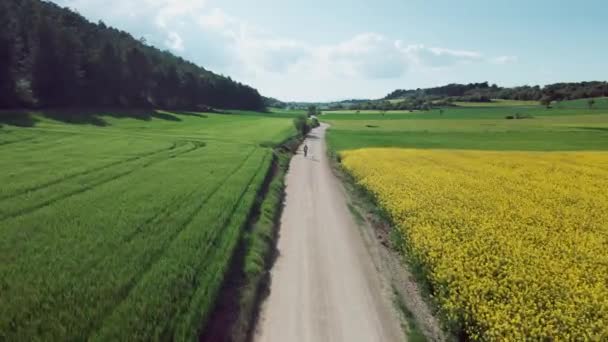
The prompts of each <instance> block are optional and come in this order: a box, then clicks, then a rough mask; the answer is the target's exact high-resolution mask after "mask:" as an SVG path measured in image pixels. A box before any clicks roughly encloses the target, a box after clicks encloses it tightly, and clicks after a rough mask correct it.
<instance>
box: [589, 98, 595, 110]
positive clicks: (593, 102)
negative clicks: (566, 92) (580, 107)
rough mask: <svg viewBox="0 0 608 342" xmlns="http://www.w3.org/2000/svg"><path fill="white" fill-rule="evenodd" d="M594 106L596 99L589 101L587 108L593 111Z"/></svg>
mask: <svg viewBox="0 0 608 342" xmlns="http://www.w3.org/2000/svg"><path fill="white" fill-rule="evenodd" d="M594 104H595V100H594V99H589V100H587V106H589V109H593V105H594Z"/></svg>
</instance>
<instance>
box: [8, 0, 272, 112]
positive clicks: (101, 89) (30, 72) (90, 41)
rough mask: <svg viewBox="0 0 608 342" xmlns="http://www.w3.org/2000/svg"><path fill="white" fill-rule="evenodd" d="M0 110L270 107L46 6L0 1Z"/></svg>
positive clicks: (251, 93)
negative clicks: (80, 107) (0, 28)
mask: <svg viewBox="0 0 608 342" xmlns="http://www.w3.org/2000/svg"><path fill="white" fill-rule="evenodd" d="M0 24H1V27H2V30H0V108H22V107H25V108H48V107H75V106H86V107H98V106H100V107H129V108H134V107H163V108H172V109H201V108H207V107H219V108H235V109H253V110H258V109H262V108H263V107H264V101H263V99H262V97H261V96H260V94H259V93H258V91H257V90H256V89H254V88H252V87H250V86H247V85H243V84H241V83H238V82H235V81H233V80H232V79H231V78H229V77H224V76H221V75H217V74H214V73H212V72H210V71H208V70H206V69H204V68H202V67H199V66H197V65H195V64H193V63H191V62H188V61H186V60H184V59H182V58H180V57H176V56H175V55H173V54H171V53H170V52H168V51H161V50H159V49H157V48H155V47H152V46H150V45H148V44H146V42H145V40H143V39H141V40H137V39H135V38H134V37H133V36H131V35H130V34H129V33H126V32H124V31H120V30H118V29H115V28H112V27H108V26H106V25H105V24H104V23H103V22H99V23H98V24H94V23H91V22H89V21H88V20H87V19H85V18H84V17H83V16H81V15H80V14H78V13H76V12H74V11H72V10H70V9H67V8H61V7H59V6H57V5H55V4H52V3H47V2H43V1H40V0H0Z"/></svg>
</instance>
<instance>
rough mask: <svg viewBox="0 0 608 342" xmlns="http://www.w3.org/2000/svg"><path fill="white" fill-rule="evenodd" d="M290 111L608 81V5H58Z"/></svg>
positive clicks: (206, 0) (533, 1)
mask: <svg viewBox="0 0 608 342" xmlns="http://www.w3.org/2000/svg"><path fill="white" fill-rule="evenodd" d="M53 2H55V3H57V4H59V5H61V6H66V7H69V8H71V9H73V10H76V11H78V12H79V13H80V14H82V15H84V16H85V17H86V18H88V19H89V20H91V21H94V22H97V21H98V20H102V21H103V22H105V23H106V24H107V25H111V26H114V27H116V28H119V29H122V30H125V31H127V32H129V33H131V34H132V35H133V36H135V37H136V38H140V37H144V38H146V40H147V42H148V43H150V44H152V45H154V46H156V47H158V48H161V49H166V50H169V51H171V52H172V53H174V54H175V55H178V56H182V57H184V58H186V59H188V60H190V61H192V62H195V63H196V64H198V65H200V66H203V67H205V68H206V69H208V70H211V71H214V72H216V73H220V74H223V75H226V76H230V77H232V78H233V79H235V80H238V81H240V82H243V83H245V84H249V85H251V86H253V87H255V88H257V89H258V90H259V91H260V93H261V94H262V95H264V96H271V97H275V98H278V99H280V100H283V101H334V100H343V99H352V98H381V97H384V96H385V95H386V94H388V93H389V92H391V91H393V90H395V89H410V88H424V87H431V86H439V85H444V84H448V83H470V82H483V81H488V82H490V83H496V84H498V85H502V86H516V85H525V84H528V85H536V84H540V85H544V84H548V83H555V82H570V81H585V80H587V81H590V80H607V79H608V65H607V63H608V44H607V42H608V38H607V34H608V20H607V19H606V18H607V17H606V15H607V14H608V1H605V0H579V1H569V0H563V1H555V0H525V1H524V0H509V1H504V0H503V1H488V0H460V1H452V0H374V1H371V0H365V1H364V0H308V1H292V0H256V1H245V0H53Z"/></svg>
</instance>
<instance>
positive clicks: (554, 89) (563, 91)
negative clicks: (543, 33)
mask: <svg viewBox="0 0 608 342" xmlns="http://www.w3.org/2000/svg"><path fill="white" fill-rule="evenodd" d="M601 96H608V83H607V82H597V81H595V82H571V83H555V84H549V85H546V86H544V87H541V86H538V85H536V86H527V85H526V86H519V87H511V88H508V87H499V86H497V85H496V84H492V85H490V84H488V82H482V83H469V84H455V83H452V84H448V85H445V86H441V87H434V88H426V89H420V88H418V89H410V90H405V89H397V90H395V91H393V92H391V93H390V94H388V95H387V96H386V97H385V98H384V99H385V100H392V99H404V98H416V97H428V98H432V99H433V100H436V99H442V98H450V99H452V100H454V101H467V102H490V101H491V100H492V99H503V100H520V101H541V100H542V99H543V98H549V99H550V100H551V101H563V100H576V99H582V98H589V97H601Z"/></svg>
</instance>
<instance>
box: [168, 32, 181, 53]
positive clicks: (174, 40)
mask: <svg viewBox="0 0 608 342" xmlns="http://www.w3.org/2000/svg"><path fill="white" fill-rule="evenodd" d="M165 45H167V46H168V47H169V48H170V49H172V50H175V51H179V52H181V51H184V40H183V39H182V37H181V36H180V35H179V33H177V32H173V31H172V32H169V36H168V37H167V39H166V40H165Z"/></svg>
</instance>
